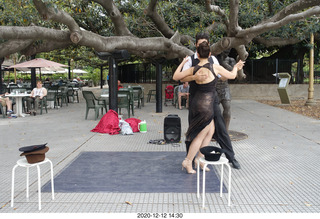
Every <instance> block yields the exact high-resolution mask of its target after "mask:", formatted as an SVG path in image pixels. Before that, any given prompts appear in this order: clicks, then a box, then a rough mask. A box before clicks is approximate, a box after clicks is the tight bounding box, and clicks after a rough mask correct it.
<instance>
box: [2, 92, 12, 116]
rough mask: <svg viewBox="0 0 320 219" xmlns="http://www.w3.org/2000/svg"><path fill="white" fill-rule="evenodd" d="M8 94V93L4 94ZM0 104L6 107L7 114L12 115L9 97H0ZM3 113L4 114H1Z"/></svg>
mask: <svg viewBox="0 0 320 219" xmlns="http://www.w3.org/2000/svg"><path fill="white" fill-rule="evenodd" d="M6 94H8V93H6ZM0 104H1V105H2V106H3V107H7V114H12V113H13V111H12V101H11V100H10V99H9V97H5V96H4V94H1V95H0ZM2 113H4V112H2Z"/></svg>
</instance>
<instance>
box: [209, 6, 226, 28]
mask: <svg viewBox="0 0 320 219" xmlns="http://www.w3.org/2000/svg"><path fill="white" fill-rule="evenodd" d="M212 2H213V1H212ZM206 9H207V11H208V12H214V13H216V14H217V15H219V16H220V17H221V19H222V22H223V23H224V25H226V27H228V26H229V20H228V17H227V15H226V13H225V11H224V10H222V9H221V8H220V7H219V6H217V5H212V4H211V0H206Z"/></svg>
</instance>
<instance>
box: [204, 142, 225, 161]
mask: <svg viewBox="0 0 320 219" xmlns="http://www.w3.org/2000/svg"><path fill="white" fill-rule="evenodd" d="M200 152H201V153H202V154H203V155H204V158H205V159H206V160H208V161H218V160H219V159H220V156H221V155H222V153H225V152H226V150H224V149H222V148H218V147H214V146H206V147H203V148H200Z"/></svg>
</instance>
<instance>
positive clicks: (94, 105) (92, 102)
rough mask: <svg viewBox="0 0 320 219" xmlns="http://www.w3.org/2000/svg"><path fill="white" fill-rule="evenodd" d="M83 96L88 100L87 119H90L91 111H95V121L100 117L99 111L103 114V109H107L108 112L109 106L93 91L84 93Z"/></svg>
mask: <svg viewBox="0 0 320 219" xmlns="http://www.w3.org/2000/svg"><path fill="white" fill-rule="evenodd" d="M82 95H83V97H84V99H85V100H86V116H85V119H87V118H88V112H89V110H90V109H93V110H94V111H95V120H97V118H98V117H99V110H100V109H101V113H102V114H103V108H105V110H106V112H107V105H106V102H105V101H104V100H99V99H97V98H96V97H95V96H94V94H93V92H92V91H82Z"/></svg>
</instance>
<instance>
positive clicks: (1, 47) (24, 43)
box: [0, 32, 33, 57]
mask: <svg viewBox="0 0 320 219" xmlns="http://www.w3.org/2000/svg"><path fill="white" fill-rule="evenodd" d="M0 33H1V32H0ZM32 43H33V40H32V39H31V40H30V39H29V40H21V39H19V40H16V39H15V40H8V41H6V42H4V43H2V44H0V57H5V56H8V55H10V54H13V53H16V52H19V51H21V50H22V49H25V48H27V47H28V46H30V44H32Z"/></svg>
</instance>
